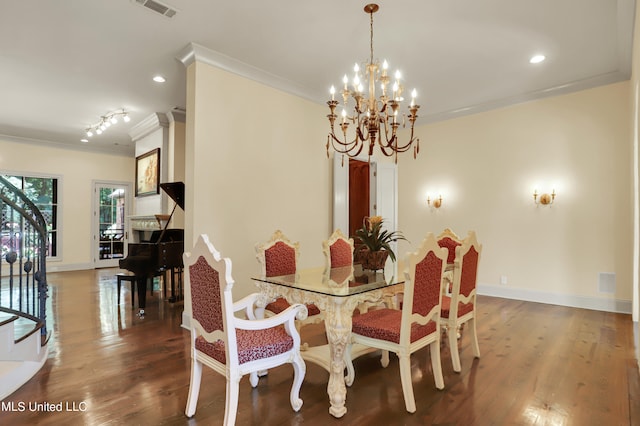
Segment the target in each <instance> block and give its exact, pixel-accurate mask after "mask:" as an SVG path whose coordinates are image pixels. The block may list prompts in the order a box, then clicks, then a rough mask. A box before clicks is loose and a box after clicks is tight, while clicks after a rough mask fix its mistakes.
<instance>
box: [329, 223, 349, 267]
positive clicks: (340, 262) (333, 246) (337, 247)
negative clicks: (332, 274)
mask: <svg viewBox="0 0 640 426" xmlns="http://www.w3.org/2000/svg"><path fill="white" fill-rule="evenodd" d="M353 251H354V244H353V238H348V237H347V236H346V235H344V234H343V233H342V231H341V230H340V229H336V230H335V231H333V233H332V234H331V235H330V236H329V239H327V240H324V241H323V242H322V253H324V258H325V264H326V266H327V267H328V268H339V267H342V266H350V265H353Z"/></svg>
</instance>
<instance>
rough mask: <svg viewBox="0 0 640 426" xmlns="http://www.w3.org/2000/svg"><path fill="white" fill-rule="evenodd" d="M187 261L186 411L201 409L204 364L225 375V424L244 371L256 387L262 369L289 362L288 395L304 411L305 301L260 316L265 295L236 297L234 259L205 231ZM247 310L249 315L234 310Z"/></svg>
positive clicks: (230, 420) (230, 417) (231, 421)
mask: <svg viewBox="0 0 640 426" xmlns="http://www.w3.org/2000/svg"><path fill="white" fill-rule="evenodd" d="M183 261H184V271H185V284H186V285H187V286H188V287H189V289H190V294H191V309H192V320H191V344H190V349H191V378H190V385H189V396H188V399H187V407H186V410H185V414H186V415H187V417H192V416H193V415H194V414H195V412H196V406H197V403H198V394H199V392H200V382H201V379H202V366H203V365H205V366H207V367H209V368H211V369H212V370H214V371H216V372H217V373H219V374H221V375H223V376H225V378H226V381H227V385H226V403H225V413H224V425H225V426H227V425H229V426H230V425H233V424H235V419H236V414H237V409H238V393H239V383H240V379H241V378H242V376H244V375H246V374H249V375H250V376H249V381H250V383H251V386H252V387H256V386H257V385H258V380H259V379H258V374H257V372H258V371H260V370H264V369H268V368H273V367H277V366H279V365H283V364H285V363H291V364H292V365H293V371H294V378H293V385H292V387H291V392H290V395H289V399H290V402H291V407H292V408H293V410H294V411H299V410H300V408H301V407H302V399H300V387H301V385H302V381H303V380H304V376H305V371H306V366H305V363H304V360H303V359H302V357H301V355H300V335H299V334H298V331H297V330H296V327H295V319H296V318H304V317H305V316H306V314H307V309H306V307H305V306H304V305H301V304H295V305H291V306H290V307H289V308H287V309H286V310H284V311H283V312H281V313H280V314H278V315H274V316H273V317H270V318H268V319H262V320H256V319H255V316H254V308H255V303H256V302H257V300H258V298H259V297H260V296H259V295H258V293H254V294H251V295H249V296H247V297H245V298H243V299H241V300H239V301H237V302H235V303H234V302H233V298H232V288H233V284H234V280H233V278H232V275H231V269H232V263H231V260H230V259H228V258H222V257H221V255H220V253H219V252H218V251H217V250H216V249H215V248H214V246H213V245H212V244H211V243H210V242H209V238H208V237H207V236H206V235H200V237H199V238H198V241H197V242H196V244H195V246H194V247H193V250H192V251H191V253H184V255H183ZM243 310H244V315H245V316H246V319H245V318H240V317H237V316H236V315H235V313H236V312H240V311H243Z"/></svg>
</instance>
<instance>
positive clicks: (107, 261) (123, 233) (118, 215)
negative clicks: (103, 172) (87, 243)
mask: <svg viewBox="0 0 640 426" xmlns="http://www.w3.org/2000/svg"><path fill="white" fill-rule="evenodd" d="M129 194H130V185H129V184H122V183H113V182H94V191H93V197H94V200H93V206H94V209H93V218H94V220H93V222H94V225H93V248H94V257H93V263H94V267H95V268H106V267H114V266H118V261H119V260H120V259H122V258H124V257H125V255H126V242H127V229H126V217H127V216H128V214H129V198H130V195H129Z"/></svg>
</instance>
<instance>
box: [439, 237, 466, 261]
mask: <svg viewBox="0 0 640 426" xmlns="http://www.w3.org/2000/svg"><path fill="white" fill-rule="evenodd" d="M436 238H437V240H438V245H439V246H440V247H444V248H446V249H447V250H448V255H447V263H453V262H454V261H455V258H456V247H458V246H459V245H461V244H462V240H461V239H460V237H458V236H457V235H456V234H455V233H454V232H453V231H452V230H451V229H450V228H445V229H444V231H442V233H441V234H440V235H438V236H437V237H436Z"/></svg>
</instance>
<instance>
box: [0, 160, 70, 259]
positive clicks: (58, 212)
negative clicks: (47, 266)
mask: <svg viewBox="0 0 640 426" xmlns="http://www.w3.org/2000/svg"><path fill="white" fill-rule="evenodd" d="M0 174H1V175H2V176H5V177H12V178H13V177H17V178H21V180H22V184H23V185H24V180H25V178H26V179H29V178H35V179H52V180H55V181H56V187H55V188H54V189H53V192H54V193H55V196H56V202H55V203H53V202H52V205H55V214H53V218H55V224H53V225H54V227H53V228H52V229H51V230H49V229H47V235H51V237H52V245H54V247H55V254H54V255H48V254H47V257H46V259H47V261H60V260H61V259H62V244H61V242H62V189H61V188H62V181H63V179H62V175H56V174H52V173H37V172H24V171H15V170H0ZM20 189H22V188H20ZM31 201H32V202H33V203H34V204H35V205H36V206H37V207H38V208H40V206H39V205H38V203H37V202H36V201H34V200H31ZM53 237H55V241H53Z"/></svg>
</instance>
